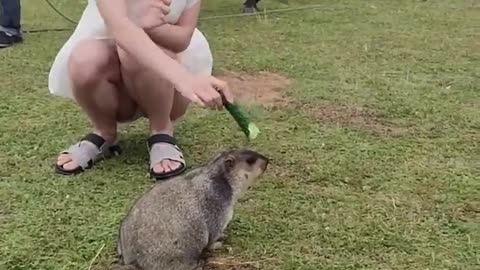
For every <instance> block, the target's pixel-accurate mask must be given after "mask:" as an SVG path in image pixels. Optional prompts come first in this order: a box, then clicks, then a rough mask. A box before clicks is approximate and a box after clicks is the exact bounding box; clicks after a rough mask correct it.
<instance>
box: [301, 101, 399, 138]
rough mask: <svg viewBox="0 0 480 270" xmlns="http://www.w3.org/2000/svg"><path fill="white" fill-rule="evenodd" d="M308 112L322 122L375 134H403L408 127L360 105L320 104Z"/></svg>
mask: <svg viewBox="0 0 480 270" xmlns="http://www.w3.org/2000/svg"><path fill="white" fill-rule="evenodd" d="M308 114H309V115H311V116H312V117H313V118H315V120H317V121H318V122H320V123H322V124H329V125H336V126H340V127H345V128H353V129H359V130H364V131H368V132H370V133H372V134H375V135H388V136H394V137H396V136H402V135H404V134H406V133H407V132H408V129H407V127H401V126H398V125H395V124H394V123H392V122H389V121H387V120H386V119H384V118H383V117H382V115H381V114H378V113H376V112H374V111H372V110H369V109H367V108H364V107H360V106H353V105H339V104H319V105H317V106H315V107H310V108H308Z"/></svg>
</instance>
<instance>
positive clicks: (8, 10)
mask: <svg viewBox="0 0 480 270" xmlns="http://www.w3.org/2000/svg"><path fill="white" fill-rule="evenodd" d="M0 5H1V6H0V48H5V47H10V46H12V45H14V44H16V43H20V42H22V41H23V37H22V30H21V27H20V14H21V10H20V9H21V8H20V0H0Z"/></svg>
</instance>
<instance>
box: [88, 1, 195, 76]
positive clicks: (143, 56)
mask: <svg viewBox="0 0 480 270" xmlns="http://www.w3.org/2000/svg"><path fill="white" fill-rule="evenodd" d="M125 1H126V0H120V1H119V0H97V6H98V10H99V12H100V14H101V16H102V17H103V19H104V21H105V24H106V26H107V29H108V31H109V32H110V34H111V35H112V37H113V39H114V40H115V42H116V43H117V45H118V46H119V47H120V48H122V49H123V50H124V51H125V52H126V53H128V54H130V55H132V56H133V57H135V58H136V59H137V61H139V63H141V64H143V65H145V66H146V67H147V68H150V69H151V70H153V71H155V72H156V73H158V74H159V75H160V76H163V77H164V78H166V79H167V80H169V81H170V82H172V83H173V84H174V85H177V84H179V83H181V82H182V80H184V79H185V78H189V77H191V76H192V75H191V74H190V73H189V72H188V71H187V69H186V68H185V67H183V66H182V65H180V64H179V63H178V62H177V61H175V60H173V59H172V58H170V57H169V56H168V55H167V54H165V53H164V52H163V50H162V49H160V48H159V47H158V46H157V45H156V44H155V43H154V42H153V41H152V40H151V39H150V37H149V36H148V35H147V34H146V33H145V31H143V30H142V29H141V28H140V27H139V26H137V25H136V24H135V23H133V22H132V21H131V20H130V19H129V18H128V16H127V5H126V2H125Z"/></svg>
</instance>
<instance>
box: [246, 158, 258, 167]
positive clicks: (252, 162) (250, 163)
mask: <svg viewBox="0 0 480 270" xmlns="http://www.w3.org/2000/svg"><path fill="white" fill-rule="evenodd" d="M256 161H257V157H255V156H251V157H249V158H247V164H248V165H253V164H255V162H256Z"/></svg>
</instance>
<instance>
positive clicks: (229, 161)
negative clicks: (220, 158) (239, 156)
mask: <svg viewBox="0 0 480 270" xmlns="http://www.w3.org/2000/svg"><path fill="white" fill-rule="evenodd" d="M236 163H237V160H236V158H235V157H234V156H233V155H229V156H228V157H227V158H226V159H225V161H224V163H223V164H224V166H225V170H226V171H227V172H230V171H231V170H233V168H234V167H235V165H236Z"/></svg>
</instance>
